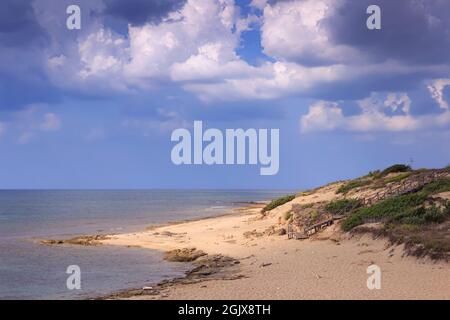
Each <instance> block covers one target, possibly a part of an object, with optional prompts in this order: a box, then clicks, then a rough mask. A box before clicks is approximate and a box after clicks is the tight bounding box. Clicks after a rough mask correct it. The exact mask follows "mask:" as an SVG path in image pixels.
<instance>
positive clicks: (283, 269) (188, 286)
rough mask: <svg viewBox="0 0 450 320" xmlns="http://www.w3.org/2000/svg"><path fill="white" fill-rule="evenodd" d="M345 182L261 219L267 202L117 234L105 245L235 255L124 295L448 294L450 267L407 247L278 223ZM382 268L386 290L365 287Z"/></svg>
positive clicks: (333, 296)
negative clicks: (289, 229) (214, 269)
mask: <svg viewBox="0 0 450 320" xmlns="http://www.w3.org/2000/svg"><path fill="white" fill-rule="evenodd" d="M337 187H339V183H336V184H332V185H329V186H325V187H323V188H321V189H319V190H317V191H316V192H314V193H312V194H309V195H305V196H299V197H297V198H295V199H294V200H293V201H291V202H288V203H286V204H284V205H282V206H279V207H277V208H275V209H274V210H272V211H270V212H269V213H268V214H266V215H265V216H262V215H261V213H260V211H261V206H256V205H253V206H250V207H247V208H241V209H238V210H235V211H234V212H233V213H232V214H229V215H225V216H220V217H216V218H209V219H203V220H197V221H191V222H183V223H178V224H171V225H166V226H160V227H155V228H148V229H147V230H145V231H142V232H136V233H128V234H119V235H112V236H109V237H107V239H103V240H100V242H101V243H103V244H105V245H113V246H131V247H136V246H138V247H142V248H151V249H157V250H161V251H164V252H166V251H169V250H174V249H183V248H195V249H196V250H201V251H203V252H205V253H207V254H208V255H217V254H220V255H224V256H228V257H231V258H234V259H236V260H237V261H238V262H236V263H235V264H234V265H233V266H232V267H228V271H226V273H225V274H226V276H223V277H220V276H219V277H218V276H215V277H208V276H205V277H203V278H202V279H201V280H198V279H196V280H195V281H184V282H181V283H177V282H174V283H170V284H166V285H164V286H160V287H159V289H158V290H157V291H156V292H154V291H153V292H152V291H149V292H151V294H146V293H145V291H141V292H139V294H133V293H130V292H128V293H127V294H120V293H119V294H118V295H115V296H114V298H119V299H120V298H123V299H450V281H449V279H450V265H449V263H447V262H444V261H432V260H431V259H429V258H420V259H419V258H416V257H410V256H406V255H405V253H404V250H403V246H402V245H398V246H391V245H389V243H388V241H387V239H374V238H373V236H372V235H368V234H349V233H343V232H342V231H341V229H340V226H339V223H336V224H334V225H332V226H331V227H329V228H327V229H325V230H323V231H321V232H319V233H317V234H316V235H314V236H312V237H310V238H309V239H306V240H292V239H291V240H288V238H287V236H286V235H278V234H277V232H274V230H276V228H277V226H280V225H281V220H282V216H283V214H284V213H285V212H287V211H289V210H290V209H291V207H292V205H293V204H296V203H297V204H307V203H314V202H320V201H329V200H331V199H333V198H335V197H336V194H335V191H336V188H337ZM372 264H376V265H377V266H379V267H380V268H381V272H382V275H381V289H379V290H377V289H375V290H369V289H368V288H367V279H368V277H369V275H368V274H367V267H368V266H369V265H372Z"/></svg>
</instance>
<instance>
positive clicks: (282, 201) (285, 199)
mask: <svg viewBox="0 0 450 320" xmlns="http://www.w3.org/2000/svg"><path fill="white" fill-rule="evenodd" d="M294 198H295V195H293V194H290V195H287V196H284V197H281V198H278V199H275V200H272V201H271V202H270V203H269V204H268V205H267V206H265V207H264V208H263V209H262V212H263V213H264V212H267V211H270V210H272V209H275V208H276V207H278V206H281V205H282V204H285V203H286V202H289V201H292V200H293V199H294Z"/></svg>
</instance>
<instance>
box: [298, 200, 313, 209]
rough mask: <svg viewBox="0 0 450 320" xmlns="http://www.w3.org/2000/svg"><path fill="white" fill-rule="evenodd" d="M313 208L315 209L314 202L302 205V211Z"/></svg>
mask: <svg viewBox="0 0 450 320" xmlns="http://www.w3.org/2000/svg"><path fill="white" fill-rule="evenodd" d="M312 207H314V202H311V203H305V204H301V205H300V209H309V208H312Z"/></svg>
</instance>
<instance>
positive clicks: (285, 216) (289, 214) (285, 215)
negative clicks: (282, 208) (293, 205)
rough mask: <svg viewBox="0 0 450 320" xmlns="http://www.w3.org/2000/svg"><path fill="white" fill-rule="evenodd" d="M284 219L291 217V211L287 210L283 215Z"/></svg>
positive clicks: (287, 219)
mask: <svg viewBox="0 0 450 320" xmlns="http://www.w3.org/2000/svg"><path fill="white" fill-rule="evenodd" d="M283 218H284V221H289V220H290V219H291V218H292V211H287V212H285V213H284V215H283Z"/></svg>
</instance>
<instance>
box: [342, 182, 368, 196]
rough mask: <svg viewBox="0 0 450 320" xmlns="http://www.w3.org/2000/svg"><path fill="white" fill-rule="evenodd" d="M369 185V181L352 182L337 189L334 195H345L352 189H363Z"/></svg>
mask: <svg viewBox="0 0 450 320" xmlns="http://www.w3.org/2000/svg"><path fill="white" fill-rule="evenodd" d="M370 183H371V181H370V180H361V179H358V180H352V181H350V182H348V183H346V184H343V185H342V186H340V187H339V189H337V191H336V193H343V194H346V193H348V192H349V191H350V190H352V189H355V188H359V187H364V186H367V185H369V184H370Z"/></svg>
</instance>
